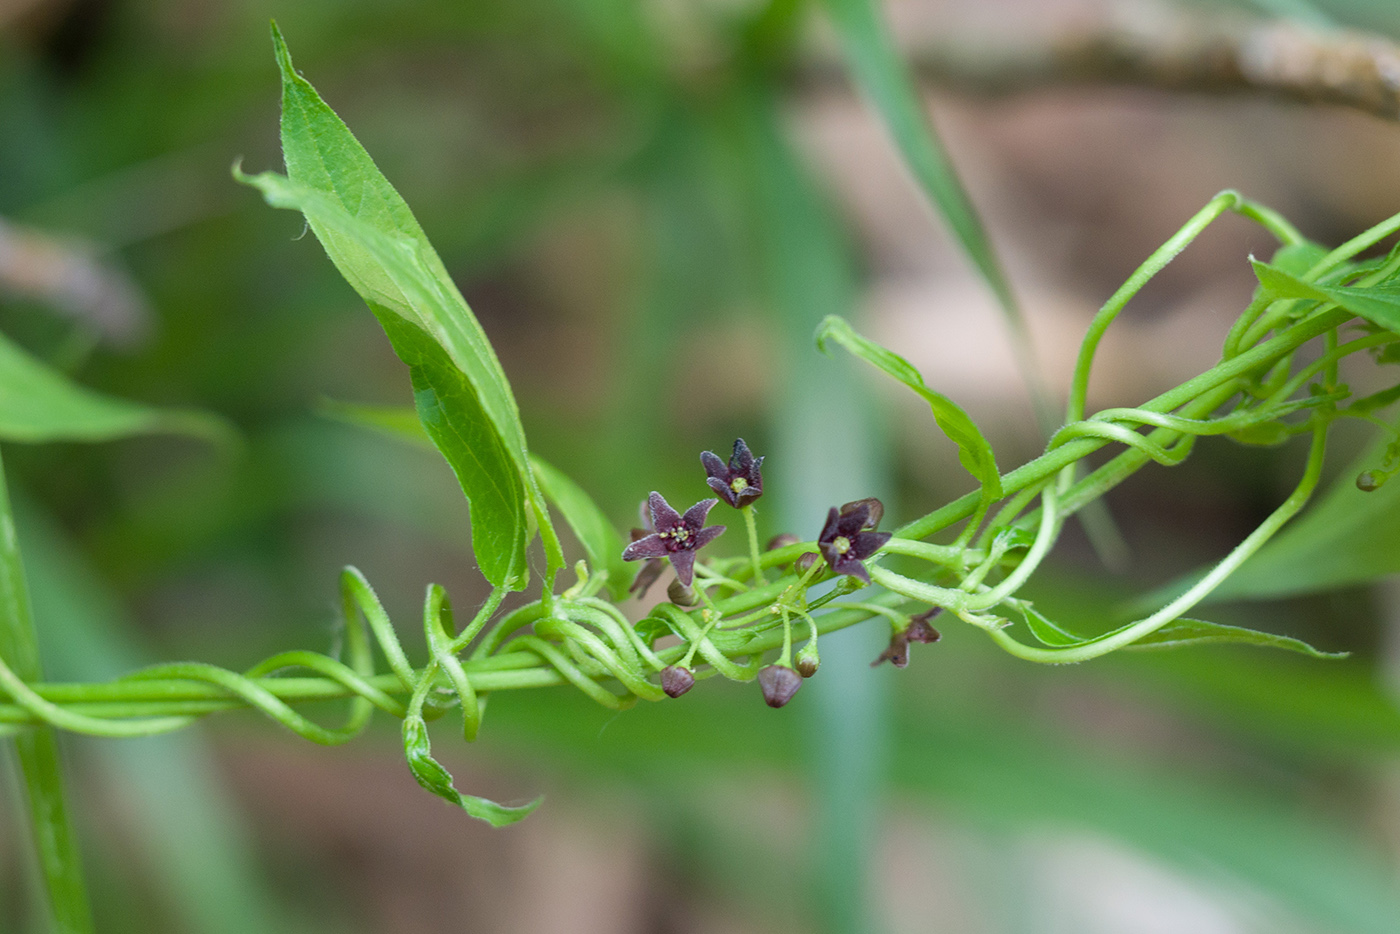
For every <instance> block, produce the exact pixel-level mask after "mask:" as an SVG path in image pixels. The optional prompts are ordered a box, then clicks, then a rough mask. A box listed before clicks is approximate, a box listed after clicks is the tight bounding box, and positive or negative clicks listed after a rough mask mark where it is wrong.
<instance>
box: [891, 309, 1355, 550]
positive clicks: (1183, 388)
mask: <svg viewBox="0 0 1400 934" xmlns="http://www.w3.org/2000/svg"><path fill="white" fill-rule="evenodd" d="M1351 317H1352V316H1351V315H1350V314H1349V313H1348V312H1345V311H1342V310H1340V309H1336V308H1333V309H1331V310H1330V311H1323V312H1320V313H1318V314H1316V315H1314V316H1312V317H1309V318H1305V319H1303V320H1302V321H1299V322H1297V323H1296V324H1294V325H1292V326H1291V327H1289V328H1287V329H1285V330H1284V331H1282V332H1281V333H1279V334H1277V335H1276V336H1274V337H1272V338H1270V339H1269V340H1267V341H1264V342H1263V343H1261V344H1258V345H1257V346H1255V347H1252V348H1250V349H1249V350H1247V351H1245V352H1243V353H1241V354H1239V355H1238V356H1235V357H1232V358H1231V359H1229V360H1225V361H1222V362H1221V363H1218V364H1216V365H1215V366H1213V367H1211V368H1210V369H1209V370H1207V371H1206V372H1204V373H1201V374H1199V375H1198V376H1195V377H1193V378H1191V379H1189V380H1187V381H1186V382H1184V383H1182V384H1181V385H1180V386H1177V387H1175V388H1174V389H1170V390H1168V391H1167V392H1164V393H1162V394H1161V395H1159V396H1156V397H1154V398H1153V399H1151V400H1149V401H1148V402H1145V403H1143V404H1142V405H1140V406H1138V408H1139V409H1141V410H1143V411H1147V412H1163V413H1165V412H1172V411H1173V410H1175V409H1177V408H1180V407H1182V406H1184V405H1186V404H1187V403H1189V402H1192V401H1193V400H1195V399H1197V398H1198V397H1201V398H1205V397H1206V395H1207V394H1208V393H1209V392H1210V391H1211V390H1215V389H1228V390H1229V391H1228V392H1225V393H1224V394H1223V397H1219V401H1218V402H1216V406H1217V407H1218V406H1219V405H1221V404H1223V403H1224V402H1225V401H1226V400H1227V399H1229V398H1230V396H1232V395H1234V394H1235V392H1237V391H1238V389H1237V387H1235V386H1234V385H1232V384H1231V381H1232V380H1235V379H1237V378H1238V377H1240V376H1244V375H1246V374H1249V373H1251V372H1254V371H1256V370H1259V369H1261V368H1267V367H1268V366H1269V365H1271V364H1272V363H1273V362H1274V361H1275V360H1278V359H1280V358H1282V357H1285V356H1287V355H1288V354H1290V353H1292V352H1293V351H1294V350H1296V349H1297V348H1299V347H1301V346H1302V345H1304V344H1306V343H1307V342H1308V341H1310V340H1312V339H1313V338H1316V337H1320V336H1321V335H1323V334H1325V333H1327V331H1329V330H1331V329H1332V328H1334V327H1338V326H1340V325H1342V324H1345V323H1346V322H1347V321H1348V320H1350V319H1351ZM1227 384H1231V385H1227ZM1196 408H1198V409H1199V407H1196ZM1213 410H1214V407H1212V408H1211V409H1206V410H1204V411H1196V412H1195V413H1194V416H1193V417H1201V416H1203V415H1206V414H1208V413H1209V412H1210V411H1213ZM1178 414H1182V413H1178ZM1109 443H1110V442H1109V440H1108V439H1106V438H1080V439H1076V440H1074V441H1071V442H1068V443H1067V444H1064V445H1063V446H1061V447H1058V448H1055V449H1054V450H1052V451H1047V452H1046V453H1045V454H1042V455H1041V456H1039V457H1037V458H1035V459H1034V460H1032V461H1029V462H1027V463H1025V464H1022V465H1021V466H1020V467H1017V468H1016V469H1015V470H1012V471H1009V472H1007V473H1005V474H1003V475H1002V478H1001V483H1002V489H1003V491H1004V492H1005V493H1007V494H1008V495H1010V494H1013V493H1016V492H1018V491H1020V490H1022V489H1025V488H1026V487H1028V486H1031V485H1033V484H1036V483H1040V482H1042V481H1044V480H1046V479H1047V478H1049V477H1052V476H1055V475H1056V474H1058V473H1059V472H1060V471H1061V470H1062V469H1064V468H1065V467H1066V466H1068V465H1070V464H1073V463H1075V462H1077V461H1079V460H1081V459H1082V458H1084V457H1086V456H1087V455H1089V454H1092V453H1093V452H1094V451H1097V450H1098V449H1099V448H1102V447H1104V446H1105V445H1107V444H1109ZM1133 453H1135V452H1133ZM1120 456H1123V455H1120ZM1096 473H1097V471H1096ZM1092 476H1093V474H1091V475H1090V477H1092ZM1087 479H1089V478H1086V480H1087ZM1084 482H1085V481H1080V483H1081V484H1082V483H1084ZM1076 487H1077V485H1076ZM979 499H980V497H979V494H978V493H977V492H976V491H974V492H971V493H967V494H965V495H963V496H961V497H959V498H958V499H955V500H953V501H952V502H951V503H948V504H946V505H944V506H942V507H940V508H939V509H936V510H934V511H933V512H931V513H929V514H927V515H925V516H922V517H920V518H918V519H915V520H913V521H912V522H909V523H906V524H905V525H903V526H901V527H900V528H899V529H897V530H896V532H895V534H896V535H898V536H900V537H902V538H927V537H928V536H930V535H932V534H934V533H935V532H939V531H942V530H943V529H946V528H948V527H949V526H951V525H953V524H954V523H956V522H959V521H961V520H962V519H966V518H967V517H968V516H970V515H972V513H973V512H974V511H975V510H976V508H977V504H978V501H979Z"/></svg>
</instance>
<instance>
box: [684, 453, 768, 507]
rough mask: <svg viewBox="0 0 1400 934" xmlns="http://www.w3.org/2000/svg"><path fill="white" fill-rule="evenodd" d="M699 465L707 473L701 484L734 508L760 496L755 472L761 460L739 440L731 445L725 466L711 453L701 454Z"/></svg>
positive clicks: (760, 483) (760, 478)
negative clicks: (731, 453)
mask: <svg viewBox="0 0 1400 934" xmlns="http://www.w3.org/2000/svg"><path fill="white" fill-rule="evenodd" d="M700 463H702V464H704V465H705V473H707V474H709V477H708V478H707V479H706V480H705V482H706V483H708V484H709V485H710V489H712V490H714V491H715V492H716V493H718V494H719V495H720V496H721V497H722V498H723V499H724V501H725V502H726V503H728V504H729V505H731V506H733V507H734V508H735V509H742V508H744V507H745V506H747V505H748V504H749V503H752V502H753V501H754V500H756V499H758V498H759V497H760V496H762V495H763V474H762V473H761V472H760V471H759V468H760V467H762V466H763V458H761V457H759V458H755V457H754V456H753V452H752V451H750V450H749V446H748V445H747V444H745V443H744V439H743V438H740V439H738V440H737V441H735V442H734V454H733V456H732V457H730V458H729V465H728V466H725V463H724V461H722V460H720V459H719V455H717V454H714V453H713V452H711V451H705V452H703V453H701V455H700Z"/></svg>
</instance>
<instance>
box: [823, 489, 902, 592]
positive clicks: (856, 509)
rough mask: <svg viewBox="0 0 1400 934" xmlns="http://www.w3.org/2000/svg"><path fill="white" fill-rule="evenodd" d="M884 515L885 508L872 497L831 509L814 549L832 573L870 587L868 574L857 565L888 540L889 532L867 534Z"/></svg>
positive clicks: (860, 565)
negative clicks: (819, 551) (854, 579)
mask: <svg viewBox="0 0 1400 934" xmlns="http://www.w3.org/2000/svg"><path fill="white" fill-rule="evenodd" d="M884 511H885V507H884V506H883V505H882V504H881V503H880V501H879V500H878V499H875V498H873V497H871V498H867V499H859V500H856V501H855V502H853V503H847V504H846V505H844V506H842V507H841V508H840V509H839V510H838V509H837V508H836V507H834V506H833V507H832V508H831V512H830V513H828V514H827V517H826V525H825V526H824V527H823V528H822V534H821V535H819V536H817V545H818V547H820V548H821V552H822V557H824V558H826V563H827V564H829V565H831V569H832V570H833V571H835V572H836V573H837V574H849V575H851V576H852V577H854V578H857V579H858V580H860V581H861V582H862V583H866V584H868V583H870V574H869V572H868V571H866V570H865V565H864V564H862V563H861V562H862V561H864V560H865V559H866V558H869V557H870V556H871V555H873V554H875V552H877V551H879V550H880V548H881V547H882V546H883V545H884V544H885V542H887V541H889V540H890V533H889V532H874V531H871V530H872V529H874V528H875V526H876V525H877V524H878V523H879V521H880V517H881V515H883V514H884Z"/></svg>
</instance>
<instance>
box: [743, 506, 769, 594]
mask: <svg viewBox="0 0 1400 934" xmlns="http://www.w3.org/2000/svg"><path fill="white" fill-rule="evenodd" d="M739 511H740V512H742V513H743V514H744V525H745V527H747V529H748V532H749V560H750V561H751V562H753V576H754V580H756V581H758V582H759V584H766V583H768V579H767V578H766V577H764V576H763V560H762V558H761V557H760V555H761V552H760V551H759V549H758V522H757V521H756V520H755V519H754V514H753V504H752V503H750V504H749V505H747V506H745V507H744V508H743V509H741V510H739Z"/></svg>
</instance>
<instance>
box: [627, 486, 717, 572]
mask: <svg viewBox="0 0 1400 934" xmlns="http://www.w3.org/2000/svg"><path fill="white" fill-rule="evenodd" d="M717 502H719V500H717V499H705V500H701V501H700V502H698V503H696V504H695V505H694V506H691V507H690V508H689V509H687V510H686V511H685V515H681V514H680V513H678V512H676V511H675V510H674V509H672V508H671V504H670V503H668V502H666V498H665V497H663V496H662V495H661V494H660V493H655V492H653V493H652V494H651V496H650V497H649V498H648V499H647V506H648V508H649V509H650V510H651V527H652V528H653V529H654V530H655V531H654V532H652V533H651V534H650V535H648V536H646V537H645V538H639V539H638V540H637V541H635V542H633V543H632V544H630V545H628V546H627V548H626V549H625V550H624V551H623V552H622V560H624V561H640V560H641V559H642V558H668V559H670V561H671V566H672V567H673V568H675V569H676V579H677V580H679V581H680V582H681V583H682V584H684V585H685V586H687V587H689V586H690V582H691V581H693V580H694V579H695V551H696V549H698V548H703V547H704V546H705V545H708V544H709V543H710V542H712V541H714V540H715V539H716V538H718V537H719V535H720V533H721V532H723V531H724V529H725V527H724V526H722V525H712V526H710V527H709V528H705V517H706V516H707V515H709V513H710V510H711V509H713V508H714V505H715V503H717Z"/></svg>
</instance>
